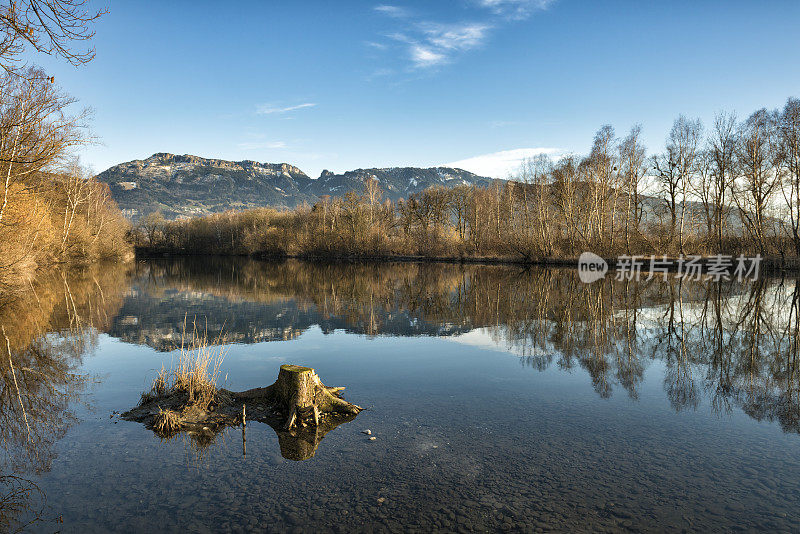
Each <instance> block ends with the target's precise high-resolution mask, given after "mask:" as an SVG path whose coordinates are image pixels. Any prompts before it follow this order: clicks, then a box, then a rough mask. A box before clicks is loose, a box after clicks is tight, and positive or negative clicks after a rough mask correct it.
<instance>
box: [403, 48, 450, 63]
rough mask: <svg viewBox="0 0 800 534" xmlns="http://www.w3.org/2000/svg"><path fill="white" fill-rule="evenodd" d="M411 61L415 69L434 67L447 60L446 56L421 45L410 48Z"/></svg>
mask: <svg viewBox="0 0 800 534" xmlns="http://www.w3.org/2000/svg"><path fill="white" fill-rule="evenodd" d="M411 60H412V61H413V62H414V65H415V66H416V67H422V68H425V67H434V66H436V65H440V64H442V63H444V62H445V61H446V60H447V56H445V55H444V54H440V53H439V52H434V51H433V50H432V49H430V48H428V47H426V46H422V45H412V46H411Z"/></svg>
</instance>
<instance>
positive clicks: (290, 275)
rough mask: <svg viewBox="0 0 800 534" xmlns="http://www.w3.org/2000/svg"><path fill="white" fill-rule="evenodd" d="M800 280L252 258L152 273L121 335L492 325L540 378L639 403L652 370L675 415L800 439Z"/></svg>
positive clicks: (255, 337)
mask: <svg viewBox="0 0 800 534" xmlns="http://www.w3.org/2000/svg"><path fill="white" fill-rule="evenodd" d="M799 314H800V295H799V294H798V285H797V283H796V281H795V280H786V279H762V280H758V281H756V282H745V283H739V282H735V281H714V280H708V279H706V280H686V279H679V278H672V277H671V278H668V279H667V280H663V279H661V278H660V277H657V278H654V279H652V280H646V281H641V282H633V281H616V280H613V279H611V278H609V279H606V280H603V281H600V282H596V283H594V284H590V285H587V284H583V283H581V282H580V281H579V280H578V278H577V276H576V275H575V273H574V272H573V271H572V270H570V269H523V268H517V267H508V266H476V265H447V264H414V263H391V264H344V265H343V264H310V263H304V262H298V261H287V262H282V263H270V262H256V261H250V260H230V259H214V258H212V259H208V258H203V259H197V258H186V259H179V260H159V261H150V262H144V263H139V264H138V265H137V267H136V269H135V272H134V273H133V277H132V281H131V288H130V290H129V294H128V298H126V299H125V301H124V303H123V305H122V307H121V309H120V313H119V315H118V316H117V317H116V318H115V319H114V320H113V323H112V325H111V328H110V330H109V332H110V334H111V335H113V336H115V337H118V338H120V339H122V340H125V341H128V342H132V343H140V344H147V345H150V346H152V347H154V348H156V349H158V350H171V349H173V348H174V347H175V346H176V344H177V343H178V342H179V339H180V332H181V328H182V324H183V321H184V318H185V317H186V316H187V315H188V316H189V317H195V318H197V319H198V320H202V321H204V322H205V321H207V325H208V332H209V335H210V336H216V335H217V334H219V333H221V332H224V334H225V336H226V338H227V339H228V340H229V341H232V342H239V343H255V342H261V341H273V340H287V339H293V338H295V337H297V336H298V335H300V334H301V333H302V332H304V331H306V330H307V329H308V328H310V327H312V326H315V325H318V326H319V327H320V328H321V330H322V331H323V332H324V333H330V332H333V331H335V330H345V331H347V332H351V333H356V334H362V335H367V336H378V335H382V336H386V335H388V336H421V335H423V336H424V335H427V336H456V335H459V334H464V333H466V332H469V331H472V330H476V329H481V330H482V331H483V332H485V333H486V334H487V335H488V336H489V337H490V338H491V339H492V340H494V342H495V343H496V344H498V345H500V346H502V347H504V348H506V349H508V350H509V351H511V352H514V353H515V354H518V355H519V356H520V359H521V361H522V362H523V363H524V364H525V365H529V366H531V367H533V368H535V369H537V370H540V371H542V370H545V369H548V368H550V367H552V366H554V365H555V366H557V367H559V368H561V369H565V370H569V369H573V368H580V369H583V370H585V371H586V372H587V373H588V375H589V377H590V379H591V384H592V387H593V388H594V389H595V391H597V393H598V395H600V396H601V397H610V396H611V395H612V394H613V393H614V391H615V390H616V389H621V390H622V391H624V392H625V393H626V394H627V395H628V396H630V397H631V398H633V399H636V398H637V397H638V394H639V393H638V389H639V386H640V384H641V382H642V380H643V376H644V370H645V368H646V367H647V365H648V364H649V363H650V362H652V361H660V362H662V363H663V366H664V369H665V371H664V374H663V378H664V391H665V393H666V395H667V397H668V398H669V401H670V403H671V405H672V406H673V408H674V409H675V410H686V409H695V408H697V406H698V405H699V404H700V402H701V399H702V398H703V397H704V396H708V398H709V399H710V401H711V404H712V407H713V409H714V410H718V411H723V412H725V411H730V410H731V409H732V408H733V407H739V408H741V409H742V410H743V411H744V412H746V413H747V414H749V415H750V416H751V417H754V418H756V419H759V420H761V419H765V420H770V421H772V420H774V421H778V422H779V423H780V425H781V427H782V428H783V429H784V430H785V431H791V432H800V411H799V410H798V404H797V398H796V397H797V390H798V380H800V377H798V370H797V365H798V350H800V349H798V340H799V339H800V338H799V336H800V326H799V322H800V321H799V319H798V316H799Z"/></svg>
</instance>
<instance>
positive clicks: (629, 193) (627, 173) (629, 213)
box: [618, 124, 647, 252]
mask: <svg viewBox="0 0 800 534" xmlns="http://www.w3.org/2000/svg"><path fill="white" fill-rule="evenodd" d="M641 134H642V127H641V125H639V124H637V125H635V126H634V127H633V128H631V131H630V133H629V134H628V136H627V137H626V138H625V139H623V140H622V142H621V143H620V144H619V147H618V150H619V163H620V177H621V181H622V188H623V191H624V192H625V195H626V197H627V209H626V213H625V248H626V250H627V251H628V252H630V248H631V242H630V234H631V231H633V232H634V234H635V235H636V236H638V235H639V225H640V224H641V222H642V205H641V201H640V199H639V187H640V182H641V180H642V178H643V177H644V173H645V172H646V168H647V167H646V165H645V154H646V149H645V146H644V145H643V144H642V142H641ZM631 227H632V228H631Z"/></svg>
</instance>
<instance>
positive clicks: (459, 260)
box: [135, 248, 800, 273]
mask: <svg viewBox="0 0 800 534" xmlns="http://www.w3.org/2000/svg"><path fill="white" fill-rule="evenodd" d="M135 255H136V259H137V260H138V259H159V258H173V257H174V258H178V257H221V258H250V259H254V260H260V261H285V260H301V261H308V262H317V263H361V262H364V263H447V264H453V265H516V266H523V267H572V268H575V269H577V268H578V258H577V257H572V258H517V257H508V256H498V257H493V256H488V257H487V256H417V255H410V254H398V255H355V254H336V255H328V256H322V255H319V254H275V255H270V254H255V255H250V254H196V253H184V252H174V251H159V252H151V251H148V250H146V249H139V248H137V249H136V251H135ZM691 256H692V255H686V256H685V257H691ZM721 256H722V257H724V258H731V259H732V261H733V266H732V267H731V269H730V270H732V269H734V268H735V267H736V256H735V255H728V254H722V255H721ZM620 257H621V256H618V257H604V258H603V260H604V261H605V262H606V263H607V264H608V269H609V271H613V270H616V269H617V267H618V261H617V260H618V259H619V258H620ZM634 257H636V258H637V259H640V261H642V264H641V269H640V270H641V272H649V266H650V265H649V260H650V258H651V256H634ZM653 257H655V258H657V259H661V258H663V256H655V255H654V256H653ZM713 258H715V256H700V259H699V260H698V264H700V265H701V266H702V267H704V268H705V267H707V266H708V265H709V264H710V263H711V262H712V259H713ZM746 258H751V256H746ZM666 261H667V262H668V263H669V264H668V266H666V267H665V269H666V270H667V271H669V272H675V271H677V270H678V265H679V263H678V262H679V256H666ZM759 272H769V273H796V272H800V258H782V257H780V256H766V257H763V258H761V262H760V265H759Z"/></svg>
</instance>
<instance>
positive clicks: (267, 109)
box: [256, 102, 317, 115]
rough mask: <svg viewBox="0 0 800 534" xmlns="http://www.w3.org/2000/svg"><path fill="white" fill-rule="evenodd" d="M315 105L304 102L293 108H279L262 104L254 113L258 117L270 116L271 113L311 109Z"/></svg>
mask: <svg viewBox="0 0 800 534" xmlns="http://www.w3.org/2000/svg"><path fill="white" fill-rule="evenodd" d="M316 105H317V104H316V103H314V102H306V103H303V104H297V105H295V106H285V107H279V106H275V105H272V104H262V105H260V106H258V109H257V110H256V113H258V114H259V115H270V114H272V113H288V112H290V111H297V110H298V109H306V108H313V107H316Z"/></svg>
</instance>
